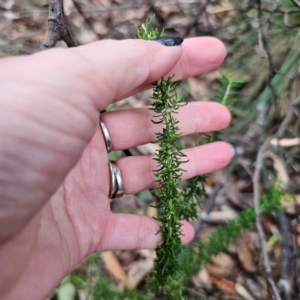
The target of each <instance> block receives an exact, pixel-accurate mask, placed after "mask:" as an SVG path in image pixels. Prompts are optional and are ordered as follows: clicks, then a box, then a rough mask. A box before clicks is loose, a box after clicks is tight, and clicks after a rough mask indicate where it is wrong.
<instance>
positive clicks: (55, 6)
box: [41, 0, 78, 49]
mask: <svg viewBox="0 0 300 300" xmlns="http://www.w3.org/2000/svg"><path fill="white" fill-rule="evenodd" d="M60 40H63V41H64V42H65V43H66V44H67V45H68V47H76V46H78V43H77V41H76V40H75V38H74V37H73V35H72V32H71V30H70V27H69V24H68V21H67V18H66V16H65V13H64V4H63V0H49V17H48V28H47V31H46V36H45V39H44V41H43V45H42V47H41V48H42V49H48V48H53V47H55V45H56V43H57V42H58V41H60Z"/></svg>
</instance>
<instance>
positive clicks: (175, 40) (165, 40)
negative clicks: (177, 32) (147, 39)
mask: <svg viewBox="0 0 300 300" xmlns="http://www.w3.org/2000/svg"><path fill="white" fill-rule="evenodd" d="M152 41H157V42H159V43H160V44H162V45H164V46H168V47H172V46H179V45H181V44H182V42H183V38H181V37H179V36H161V37H159V38H156V39H153V40H152Z"/></svg>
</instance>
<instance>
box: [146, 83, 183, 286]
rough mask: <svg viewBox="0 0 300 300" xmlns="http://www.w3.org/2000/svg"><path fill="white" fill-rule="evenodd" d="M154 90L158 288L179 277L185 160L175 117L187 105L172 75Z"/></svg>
mask: <svg viewBox="0 0 300 300" xmlns="http://www.w3.org/2000/svg"><path fill="white" fill-rule="evenodd" d="M153 86H154V90H153V95H152V97H151V98H152V99H153V100H154V102H153V103H152V106H151V108H150V109H151V110H153V111H154V112H155V113H156V114H157V115H156V116H155V121H154V120H153V121H152V122H153V123H155V124H162V125H163V130H162V132H159V133H156V136H157V139H158V141H157V143H158V144H159V145H160V149H158V150H157V152H156V157H155V158H154V160H156V161H157V164H158V169H157V170H155V171H154V172H155V175H156V177H157V182H158V183H159V186H160V189H159V198H160V201H159V202H158V203H157V205H156V207H157V210H158V218H157V220H158V221H160V222H161V227H160V229H159V231H158V232H159V233H162V235H163V243H162V244H161V245H160V246H158V247H157V249H156V255H157V258H156V260H155V270H154V275H155V282H156V284H157V287H158V288H160V287H162V286H164V285H166V284H167V283H168V282H169V281H170V279H171V278H172V279H176V278H179V277H180V276H181V272H180V270H179V268H178V266H179V263H178V259H177V257H178V255H179V254H180V253H181V252H182V250H183V246H182V244H181V239H180V236H181V223H180V220H181V215H182V212H183V211H184V209H185V203H184V202H183V201H182V198H181V197H180V196H181V193H180V190H179V188H180V181H181V176H182V173H183V172H184V170H183V169H182V168H181V167H180V165H181V164H182V163H184V161H183V160H182V159H183V158H184V157H185V154H184V153H183V152H182V150H183V147H182V146H180V145H178V141H179V140H180V133H179V127H178V123H179V121H178V120H177V119H176V118H175V117H174V114H176V113H177V110H178V108H179V107H181V106H183V105H186V102H185V100H184V99H183V97H182V96H181V95H178V94H177V92H176V83H174V82H172V77H169V78H168V79H164V78H162V79H161V80H159V81H156V82H154V83H153Z"/></svg>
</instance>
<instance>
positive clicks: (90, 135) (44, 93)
mask: <svg viewBox="0 0 300 300" xmlns="http://www.w3.org/2000/svg"><path fill="white" fill-rule="evenodd" d="M225 53H226V50H225V47H224V46H223V44H222V43H221V42H220V41H218V40H216V39H214V38H194V39H187V40H185V41H184V43H183V44H182V46H176V47H165V46H162V45H161V44H159V43H157V42H154V41H140V40H127V41H118V42H117V41H103V42H96V43H94V44H90V45H87V46H83V47H78V48H73V49H66V50H57V49H55V50H48V51H45V52H43V53H40V54H36V55H32V56H28V57H23V58H11V59H3V60H1V61H0V91H1V93H0V228H1V230H0V266H1V272H0V283H1V284H0V298H1V299H22V295H26V298H27V299H33V300H34V299H45V298H46V297H48V296H49V295H50V294H51V292H52V291H53V289H55V287H56V286H57V285H58V284H59V282H60V281H61V280H62V279H63V278H64V276H66V275H67V274H68V273H70V272H71V271H72V270H73V269H74V268H75V266H76V264H77V263H78V262H79V261H80V260H81V259H83V258H84V257H85V256H87V255H89V254H91V253H93V252H96V251H104V250H115V249H140V248H155V247H156V245H157V244H159V243H160V242H161V236H160V235H155V233H156V232H157V230H158V228H159V223H158V222H157V221H155V220H154V219H152V218H149V217H146V216H140V215H127V214H114V213H112V212H111V211H110V205H109V200H108V198H107V195H108V190H109V170H108V164H107V162H108V156H107V152H106V148H105V143H104V140H103V136H102V133H101V131H100V129H99V128H98V115H99V113H98V112H99V111H102V110H103V109H105V108H106V107H107V106H108V105H109V104H110V103H113V102H116V101H119V100H121V99H123V98H125V97H127V96H130V95H133V94H134V93H136V92H138V91H141V90H143V89H146V88H148V87H150V83H151V82H153V81H154V80H156V79H158V78H160V77H161V76H163V75H166V74H169V75H173V74H175V78H176V79H181V78H185V77H189V76H195V75H198V74H201V73H204V72H207V71H209V70H212V69H214V68H216V67H217V66H218V65H220V64H221V63H222V61H223V59H224V57H225ZM178 118H179V120H180V124H179V125H180V127H181V130H182V132H183V134H184V135H187V134H192V133H197V132H207V131H214V130H220V129H223V128H225V127H226V126H228V124H229V122H230V115H229V112H228V111H227V109H226V108H225V107H223V106H222V105H219V104H216V103H192V104H189V105H188V106H185V107H183V108H181V109H180V113H179V115H178ZM103 120H104V122H105V124H106V126H107V127H108V130H109V132H110V135H111V139H112V144H113V149H114V150H117V149H127V148H130V147H134V146H137V145H141V144H145V143H148V142H150V141H153V140H154V139H155V132H156V131H157V127H155V125H153V124H152V123H151V121H150V120H151V113H150V112H149V111H148V110H147V109H146V108H140V109H129V110H125V111H114V112H110V113H106V114H104V115H103ZM185 152H186V154H187V156H188V159H189V162H188V163H187V164H185V165H184V168H185V169H186V170H187V172H186V173H184V178H189V177H193V176H196V175H199V174H203V173H207V172H210V171H212V170H215V169H218V168H222V167H224V166H225V165H226V164H228V163H229V161H230V159H231V157H232V151H231V148H230V146H229V145H228V144H226V143H223V142H218V143H212V144H209V145H206V146H201V147H195V148H192V149H187V150H186V151H185ZM118 166H119V167H120V169H121V172H122V177H123V181H124V185H125V191H126V193H128V194H130V193H137V192H139V191H142V190H144V189H148V188H153V187H154V186H155V177H154V175H153V172H152V170H153V169H155V164H154V162H153V160H152V158H151V157H146V156H144V157H126V158H122V159H120V160H119V161H118ZM182 228H183V237H182V240H183V242H184V243H187V242H189V241H190V240H191V239H192V237H193V234H194V232H193V229H192V226H191V225H190V224H189V223H187V222H183V227H182ZM1 296H2V297H1Z"/></svg>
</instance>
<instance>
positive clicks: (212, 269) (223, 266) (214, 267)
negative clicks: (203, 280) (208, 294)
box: [206, 252, 234, 276]
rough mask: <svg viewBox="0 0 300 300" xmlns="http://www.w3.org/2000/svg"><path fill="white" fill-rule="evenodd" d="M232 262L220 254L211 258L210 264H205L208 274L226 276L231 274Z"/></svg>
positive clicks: (228, 256) (229, 258)
mask: <svg viewBox="0 0 300 300" xmlns="http://www.w3.org/2000/svg"><path fill="white" fill-rule="evenodd" d="M233 267H234V261H233V259H232V258H231V256H230V255H228V254H226V253H224V252H221V253H220V254H219V255H217V256H214V257H212V259H211V263H207V264H206V268H207V271H208V273H209V274H211V275H214V276H226V275H229V274H230V273H232V269H233Z"/></svg>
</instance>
